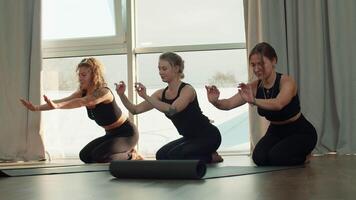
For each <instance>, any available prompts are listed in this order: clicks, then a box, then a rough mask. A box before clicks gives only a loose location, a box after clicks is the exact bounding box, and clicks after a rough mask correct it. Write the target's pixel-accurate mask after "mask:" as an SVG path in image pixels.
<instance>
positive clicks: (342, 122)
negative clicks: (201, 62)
mask: <svg viewBox="0 0 356 200" xmlns="http://www.w3.org/2000/svg"><path fill="white" fill-rule="evenodd" d="M244 7H245V24H246V25H245V26H246V27H245V29H246V41H247V51H248V52H249V51H250V50H251V49H252V48H253V46H254V45H255V44H257V43H259V42H262V41H266V42H269V43H270V44H271V45H272V46H273V47H274V48H275V49H276V51H277V54H278V64H277V66H276V70H277V71H279V72H282V73H287V74H289V75H291V76H293V77H294V78H295V80H296V82H297V85H298V91H299V95H300V100H301V106H302V112H303V114H304V115H305V116H306V117H307V119H309V120H310V121H311V122H312V124H313V125H314V126H315V128H316V129H317V132H318V135H319V139H318V144H317V147H316V149H315V153H322V154H323V153H328V152H338V153H340V154H354V153H356V136H355V135H354V134H353V130H356V125H355V122H356V120H355V114H356V107H355V105H354V103H355V102H356V101H355V99H356V84H355V79H354V76H355V73H356V70H355V67H353V62H352V58H353V56H354V55H353V54H354V52H355V42H354V36H355V32H356V14H355V12H353V11H354V10H355V8H356V1H352V0H345V1H337V0H327V1H325V0H313V1H309V0H298V1H292V0H244ZM250 74H251V75H252V72H251V71H250ZM259 118H260V117H259V116H257V113H256V112H255V109H254V108H253V109H250V124H251V127H252V128H251V136H254V137H251V139H252V141H251V142H252V145H254V144H256V143H257V141H258V140H259V139H260V138H261V137H262V135H263V134H264V132H265V127H266V126H265V123H261V119H259ZM256 127H258V128H256Z"/></svg>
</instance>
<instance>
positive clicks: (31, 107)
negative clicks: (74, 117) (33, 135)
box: [20, 90, 82, 111]
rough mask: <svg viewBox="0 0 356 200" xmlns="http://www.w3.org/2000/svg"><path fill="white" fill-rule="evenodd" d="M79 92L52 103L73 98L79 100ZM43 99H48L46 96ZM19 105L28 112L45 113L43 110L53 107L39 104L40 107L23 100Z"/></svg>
mask: <svg viewBox="0 0 356 200" xmlns="http://www.w3.org/2000/svg"><path fill="white" fill-rule="evenodd" d="M81 94H82V93H81V91H80V90H77V91H75V92H74V93H73V94H71V95H69V96H68V97H65V98H63V99H58V100H54V101H53V102H54V103H60V102H65V101H69V100H72V99H75V98H79V97H81ZM43 97H44V98H45V99H46V98H47V99H48V97H47V96H46V95H44V96H43ZM20 101H21V103H22V104H23V105H24V106H25V107H26V108H27V109H29V110H31V111H45V110H52V109H54V108H53V107H51V106H49V105H48V104H47V103H46V104H41V105H33V104H32V103H31V102H30V101H27V100H24V99H20Z"/></svg>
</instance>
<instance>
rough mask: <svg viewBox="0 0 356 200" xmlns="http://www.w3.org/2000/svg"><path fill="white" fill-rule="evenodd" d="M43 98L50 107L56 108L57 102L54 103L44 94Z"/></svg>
mask: <svg viewBox="0 0 356 200" xmlns="http://www.w3.org/2000/svg"><path fill="white" fill-rule="evenodd" d="M43 99H44V100H45V102H46V103H47V105H48V106H49V108H51V109H57V108H58V104H56V103H54V102H53V101H52V100H51V99H49V98H48V97H47V96H46V95H43Z"/></svg>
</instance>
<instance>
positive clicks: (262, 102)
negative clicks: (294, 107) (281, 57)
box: [254, 75, 297, 111]
mask: <svg viewBox="0 0 356 200" xmlns="http://www.w3.org/2000/svg"><path fill="white" fill-rule="evenodd" d="M296 94H297V85H296V83H295V81H294V79H293V78H292V77H290V76H287V75H283V76H282V78H281V84H280V92H279V94H278V95H277V97H276V98H273V99H255V102H254V104H255V105H256V106H258V107H260V108H263V109H266V110H276V111H278V110H281V109H283V108H284V107H285V106H286V105H287V104H289V102H290V101H291V100H292V98H293V97H294V96H295V95H296Z"/></svg>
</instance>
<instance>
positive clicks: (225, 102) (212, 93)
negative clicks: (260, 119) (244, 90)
mask: <svg viewBox="0 0 356 200" xmlns="http://www.w3.org/2000/svg"><path fill="white" fill-rule="evenodd" d="M205 88H206V90H207V96H208V100H209V102H210V103H211V104H213V105H214V106H215V107H216V108H218V109H221V110H231V109H233V108H236V107H239V106H241V105H243V104H245V103H246V101H245V100H244V99H243V98H242V97H241V94H240V93H236V94H235V95H233V96H232V97H230V98H227V99H219V96H220V91H219V89H218V88H217V87H216V86H214V85H213V86H205Z"/></svg>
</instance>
